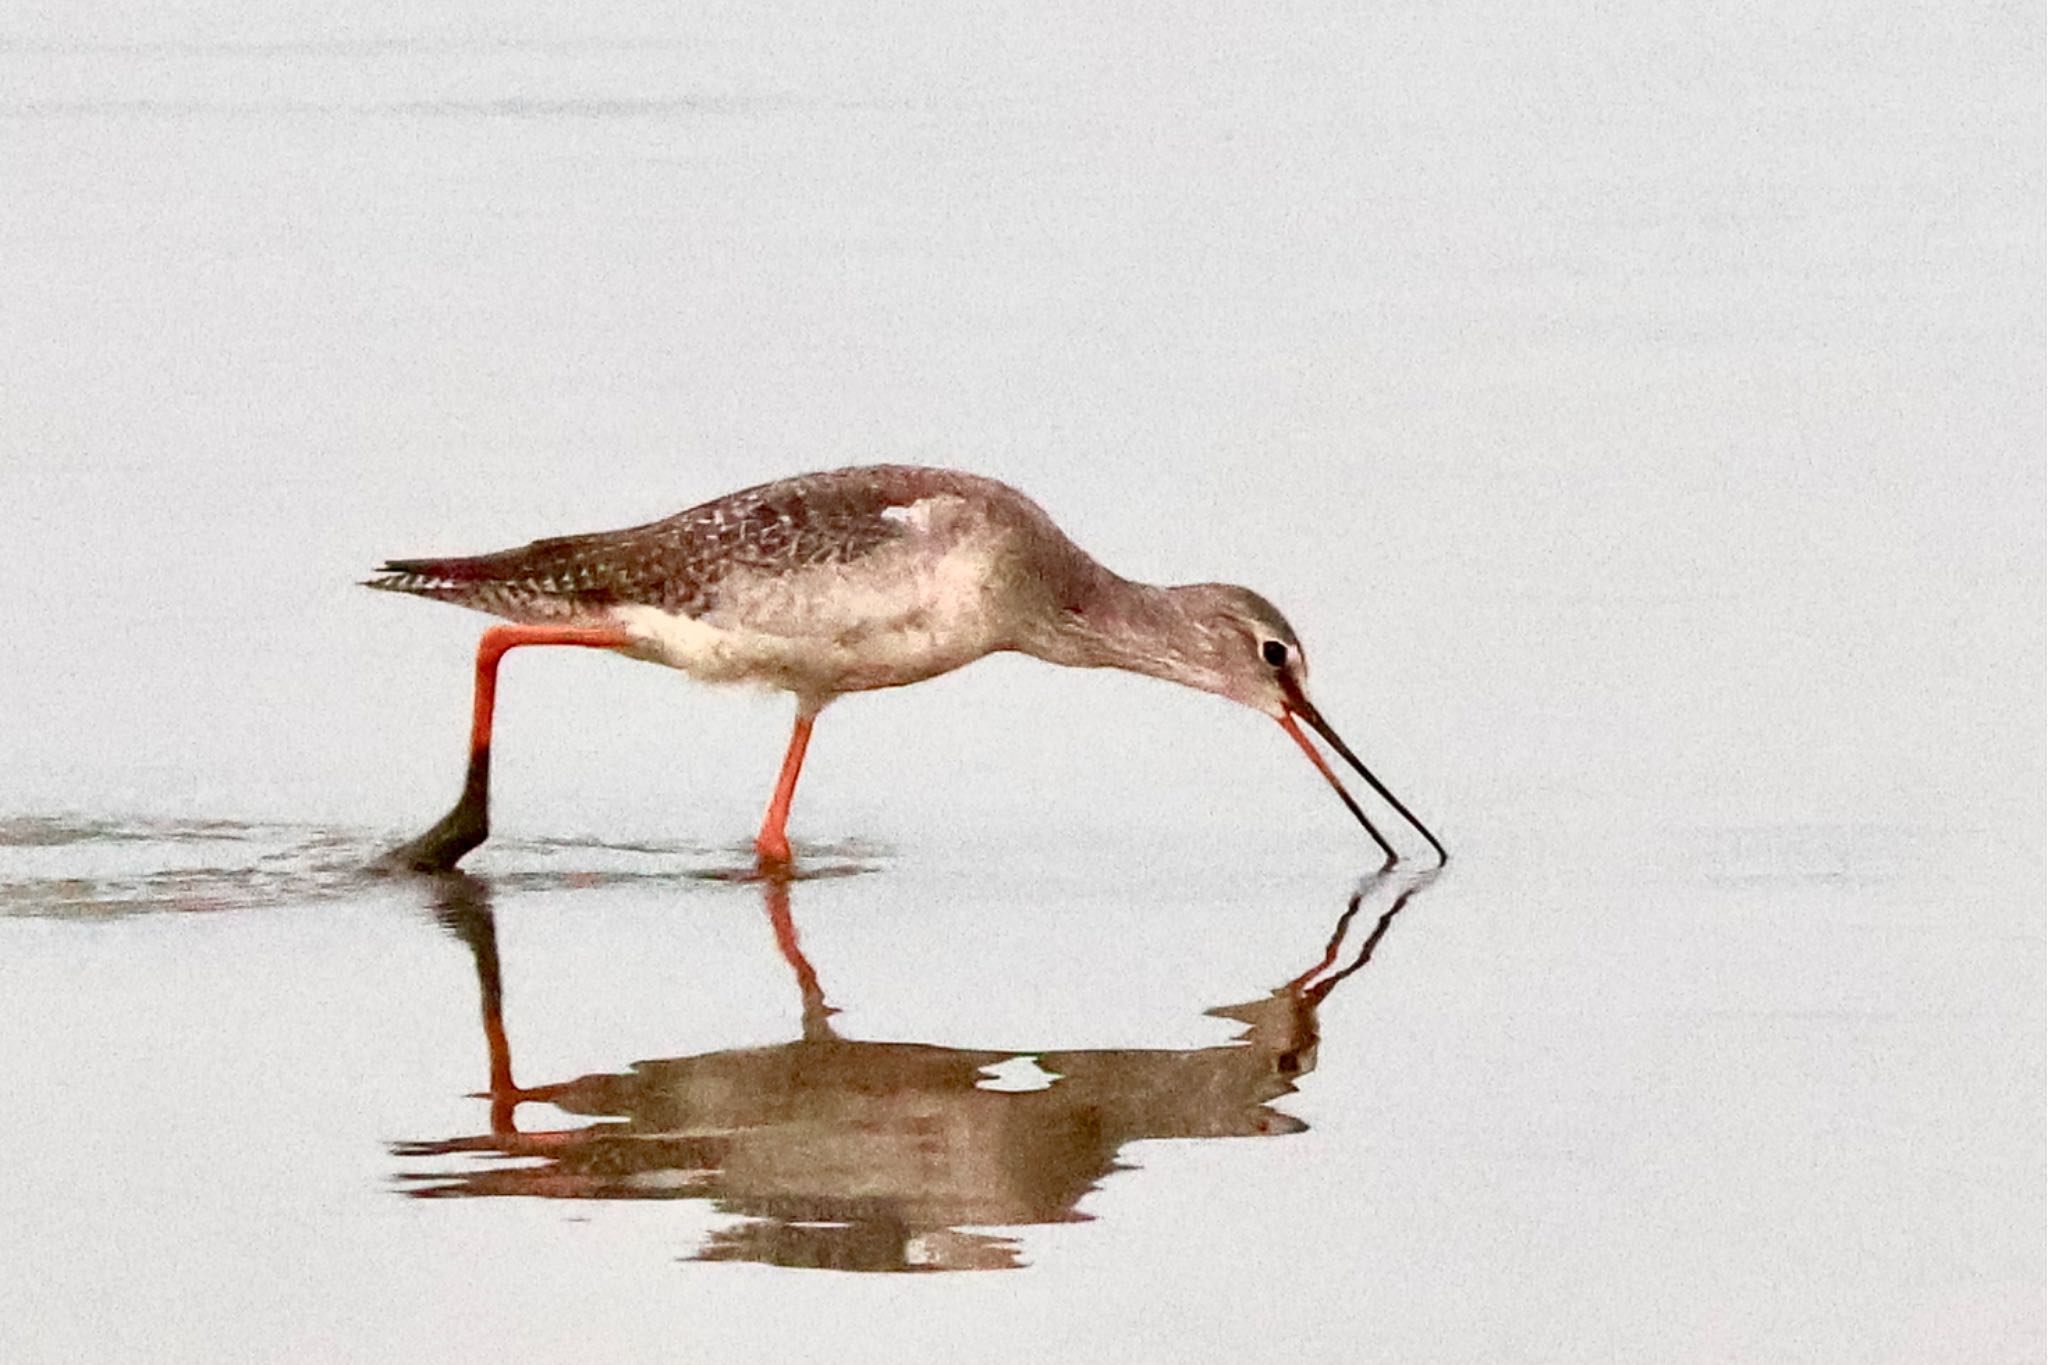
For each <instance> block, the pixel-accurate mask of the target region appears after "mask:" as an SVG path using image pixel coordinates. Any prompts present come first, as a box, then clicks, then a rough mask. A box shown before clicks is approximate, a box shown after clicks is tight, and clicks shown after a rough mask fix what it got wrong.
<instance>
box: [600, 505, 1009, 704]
mask: <svg viewBox="0 0 2048 1365" xmlns="http://www.w3.org/2000/svg"><path fill="white" fill-rule="evenodd" d="M928 550H929V547H928V546H926V547H924V548H923V549H920V547H919V545H918V543H917V542H915V541H912V542H909V543H906V544H905V545H904V546H902V547H900V548H899V547H889V548H884V549H882V550H880V551H877V552H876V553H874V554H872V555H869V556H868V557H866V558H865V559H862V560H861V561H859V562H858V563H857V564H854V565H851V566H848V565H819V566H815V567H811V568H805V569H801V570H798V571H797V572H795V573H787V574H745V573H742V574H735V575H733V576H731V577H729V578H728V579H727V581H726V582H725V583H724V584H722V585H721V587H720V592H719V595H718V601H717V603H716V604H715V605H714V606H713V607H712V608H711V609H710V610H708V611H706V612H704V613H703V614H702V615H700V616H697V617H695V618H694V619H693V618H691V617H687V616H681V615H677V614H675V613H672V612H668V611H665V610H663V609H661V608H659V607H651V606H619V607H614V608H613V609H612V613H611V614H612V619H613V620H614V621H615V622H616V623H617V624H618V625H619V626H621V627H622V628H623V629H624V630H625V631H626V632H627V633H628V634H629V635H631V636H632V637H633V638H634V639H635V640H637V641H639V642H640V644H641V646H642V647H641V649H640V650H639V651H637V652H638V653H639V654H640V656H641V657H643V658H646V659H649V660H652V661H653V662H656V663H662V664H667V665H668V666H669V667H671V668H677V669H681V670H682V671H683V672H685V673H688V674H689V675H690V676H691V677H693V678H697V679H700V680H702V681H704V682H714V683H734V682H742V683H757V684H761V685H764V686H768V687H777V688H782V689H785V690H787V691H790V692H794V693H796V694H797V695H798V696H800V697H803V698H806V699H809V700H811V701H813V702H816V703H818V704H822V703H823V702H824V701H826V700H829V699H830V698H831V697H832V696H834V695H836V694H838V693H841V692H860V691H867V690H870V689H873V688H879V687H900V686H902V685H904V684H905V683H913V682H918V681H921V680H922V679H925V678H930V677H935V676H937V675H938V674H941V673H945V672H949V671H951V670H952V669H955V668H959V667H960V666H961V665H963V664H967V663H971V662H973V661H974V660H975V659H978V658H980V657H981V656H982V655H984V654H986V653H988V652H989V651H990V650H992V649H995V648H999V647H1000V644H1001V641H1002V639H1003V632H1002V630H1001V625H1002V621H1001V612H1000V610H999V607H998V603H997V595H996V588H995V585H994V578H993V576H992V573H991V569H992V568H993V565H992V564H991V563H990V561H989V558H988V556H987V555H986V554H984V553H978V552H977V551H976V550H975V548H974V542H971V541H970V542H967V543H964V544H963V543H956V544H955V545H954V546H953V547H952V548H951V549H950V550H948V551H947V552H945V553H942V554H939V555H936V556H934V555H932V554H930V553H929V552H928Z"/></svg>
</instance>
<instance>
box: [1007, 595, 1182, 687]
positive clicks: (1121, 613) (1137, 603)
mask: <svg viewBox="0 0 2048 1365" xmlns="http://www.w3.org/2000/svg"><path fill="white" fill-rule="evenodd" d="M1080 586H1081V590H1080V591H1079V592H1076V593H1074V594H1072V595H1071V600H1070V601H1068V602H1067V603H1064V604H1063V609H1062V610H1061V611H1059V612H1057V613H1055V614H1054V615H1053V617H1052V618H1051V619H1050V620H1049V621H1048V622H1047V623H1046V625H1047V628H1046V629H1043V630H1040V631H1038V632H1035V633H1034V636H1033V638H1032V639H1031V640H1029V641H1028V642H1027V643H1025V644H1024V645H1023V648H1024V651H1025V652H1026V653H1028V654H1033V655H1036V656H1037V657H1038V658H1041V659H1044V660H1046V661H1048V662H1050V663H1056V664H1065V665H1066V666H1068V667H1070V668H1121V669H1125V670H1127V671H1129V672H1133V673H1144V674H1148V675H1150V676H1151V677H1155V678H1164V679H1166V680H1167V681H1168V682H1177V683H1184V684H1187V685H1188V686H1192V687H1202V686H1204V685H1205V684H1204V681H1203V677H1204V675H1205V674H1206V671H1207V670H1206V668H1205V666H1204V665H1205V656H1206V653H1207V639H1206V637H1205V636H1204V634H1203V632H1202V631H1201V629H1200V628H1199V627H1198V626H1197V625H1196V623H1195V621H1194V618H1193V617H1191V616H1190V614H1189V613H1188V611H1187V608H1186V605H1185V604H1184V602H1183V600H1182V598H1181V596H1180V594H1181V591H1182V590H1181V589H1179V588H1172V587H1159V586H1156V585H1154V584H1151V583H1137V582H1133V581H1132V580H1130V579H1128V578H1122V577H1119V576H1118V575H1116V574H1113V573H1110V572H1108V571H1107V570H1103V571H1102V575H1101V576H1100V577H1099V578H1094V579H1093V580H1092V581H1090V582H1088V583H1086V584H1084V585H1080Z"/></svg>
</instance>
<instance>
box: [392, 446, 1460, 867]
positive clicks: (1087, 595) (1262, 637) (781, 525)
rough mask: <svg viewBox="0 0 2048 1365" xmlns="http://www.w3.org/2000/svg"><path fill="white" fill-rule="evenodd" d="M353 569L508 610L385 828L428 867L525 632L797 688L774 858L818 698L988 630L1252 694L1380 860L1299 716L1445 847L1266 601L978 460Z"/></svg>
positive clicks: (861, 471) (1024, 646) (892, 469)
mask: <svg viewBox="0 0 2048 1365" xmlns="http://www.w3.org/2000/svg"><path fill="white" fill-rule="evenodd" d="M368 586H370V587H373V588H382V589H384V590H386V591H390V592H404V593H412V594H414V595H415V596H419V597H432V598H438V599H439V600H441V601H444V602H454V603H457V604H458V605H461V606H465V607H473V608H475V609H477V610H479V611H485V612H489V613H491V614H493V615H495V616H502V617H505V618H506V619H507V620H509V621H511V622H513V623H514V624H511V625H502V626H493V627H491V628H490V629H489V630H486V631H485V632H484V635H483V641H482V643H481V644H480V645H479V646H478V649H477V657H476V703H475V711H474V714H473V719H472V722H471V727H470V740H469V772H468V777H467V780H466V781H465V783H464V784H463V789H462V796H461V798H460V799H459V800H458V801H457V802H456V803H455V807H454V809H452V810H450V811H449V812H448V814H447V815H445V816H443V817H442V819H441V820H440V822H439V823H438V824H436V825H435V826H434V827H433V828H432V829H430V830H428V831H427V832H426V833H425V834H423V835H421V836H420V837H419V838H417V839H414V840H412V841H411V842H410V843H407V844H405V845H404V846H402V847H401V848H399V849H397V850H394V852H393V853H392V855H391V861H392V862H393V863H394V864H395V865H398V866H403V867H409V868H413V869H417V870H421V871H440V870H445V869H448V868H451V867H453V866H454V865H455V864H456V862H457V861H458V860H460V859H461V858H462V857H463V856H464V855H465V854H467V853H468V852H469V851H470V850H471V849H473V848H475V847H476V846H477V845H478V844H480V843H482V842H483V841H484V839H485V838H486V837H488V835H489V815H488V811H489V801H490V770H491V711H492V702H493V698H494V697H495V695H496V691H497V676H498V663H499V660H500V659H502V658H503V657H504V654H505V651H507V650H509V649H516V648H518V647H519V646H521V645H580V646H583V647H586V648H592V649H606V650H612V651H614V652H616V653H620V654H625V655H628V656H630V657H632V658H636V659H644V660H647V661H648V662H650V663H659V664H667V665H668V666H669V667H671V668H677V669H681V670H682V671H683V672H685V673H687V674H689V675H690V676H692V677H694V678H698V679H702V680H704V681H706V682H748V683H758V684H765V685H767V686H770V687H776V688H781V689H782V690H784V691H787V692H790V693H792V694H794V695H795V697H796V729H795V732H794V733H793V734H792V735H791V736H790V741H789V749H788V752H787V753H786V754H785V755H784V757H783V760H782V772H781V775H780V777H779V778H778V779H777V781H776V783H775V794H774V796H773V798H772V799H771V800H770V801H769V803H768V812H767V815H766V816H765V818H764V819H763V820H762V822H761V832H760V834H759V835H758V836H757V837H756V838H755V840H754V847H755V850H756V852H757V854H758V856H759V860H760V863H761V866H762V867H763V869H764V870H770V871H772V870H777V869H785V868H787V867H788V866H789V864H790V850H789V837H788V834H787V833H786V829H785V827H786V825H787V823H788V820H789V804H790V798H791V797H792V796H793V795H794V794H795V791H796V780H797V773H798V772H799V771H800V770H801V769H802V767H803V761H804V750H805V748H806V746H807V745H808V744H809V743H810V738H811V725H812V722H813V721H814V720H816V718H817V715H818V712H819V711H821V710H823V709H824V707H825V704H826V703H827V702H830V701H831V700H832V699H833V698H835V697H838V696H840V695H841V694H843V693H847V692H866V691H871V690H874V689H876V688H882V687H902V686H904V685H906V684H908V683H914V682H922V681H923V680H924V679H926V678H934V677H937V676H938V675H939V674H941V673H947V672H950V671H952V670H953V669H956V668H959V667H960V666H961V665H963V664H968V663H972V662H973V661H974V660H976V659H979V658H981V657H982V656H983V655H985V654H992V653H995V652H997V651H1000V650H1016V651H1019V652H1021V653H1025V654H1030V655H1034V656H1036V657H1037V658H1040V659H1045V660H1047V661H1048V662H1051V663H1056V664H1066V665H1069V666H1071V667H1076V668H1122V669H1128V670H1130V671H1131V672H1135V673H1145V674H1149V675H1150V676H1152V677H1155V678H1164V679H1166V680H1167V681H1168V682H1176V683H1180V684H1182V685H1184V686H1187V687H1195V688H1200V689H1201V690H1202V691H1204V692H1214V693H1217V694H1219V695H1221V696H1225V697H1228V698H1230V699H1231V700H1232V701H1237V702H1242V703H1243V704H1244V705H1246V706H1249V707H1251V708H1253V709H1254V710H1257V711H1262V712H1264V713H1265V714H1266V715H1268V716H1271V717H1272V718H1273V719H1274V720H1276V721H1278V722H1279V723H1280V727H1281V728H1282V729H1284V730H1285V731H1286V732H1287V734H1288V736H1289V737H1290V738H1292V739H1293V740H1294V742H1295V743H1296V744H1298V745H1300V746H1301V749H1302V752H1303V753H1305V754H1307V755H1308V757H1309V761H1310V762H1312V763H1314V764H1315V766H1316V770H1317V771H1318V772H1320V773H1322V775H1323V777H1324V778H1325V779H1326V780H1327V781H1328V782H1329V784H1330V786H1331V787H1333V788H1334V789H1335V790H1336V792H1337V795H1338V796H1339V797H1341V798H1342V799H1343V802H1344V804H1345V806H1346V807H1347V808H1349V810H1350V811H1351V813H1352V815H1353V816H1355V817H1356V818H1357V820H1358V822H1359V824H1361V825H1363V826H1364V827H1365V831H1366V833H1368V834H1370V835H1371V836H1372V839H1373V842H1374V843H1376V844H1378V845H1379V847H1380V850H1381V852H1382V853H1383V854H1385V856H1386V864H1387V865H1388V866H1392V865H1393V864H1394V863H1395V862H1397V861H1398V860H1399V857H1400V855H1399V854H1398V853H1397V852H1396V851H1395V848H1394V845H1393V844H1391V843H1389V842H1388V841H1387V838H1386V836H1385V835H1383V834H1381V833H1380V831H1379V829H1378V828H1377V827H1376V826H1375V825H1374V824H1373V822H1372V821H1371V819H1369V818H1368V817H1367V815H1366V813H1365V811H1364V809H1363V808H1362V807H1361V806H1360V805H1359V804H1358V802H1357V800H1356V799H1354V798H1353V797H1352V795H1351V793H1350V792H1348V791H1346V790H1345V788H1344V784H1343V783H1342V782H1341V781H1340V780H1339V779H1338V777H1337V774H1336V772H1335V771H1334V770H1333V769H1332V768H1331V766H1330V764H1329V763H1328V762H1327V761H1326V760H1325V759H1324V757H1323V755H1322V754H1321V753H1320V752H1319V751H1318V750H1317V749H1316V747H1315V745H1314V744H1313V743H1311V742H1310V740H1309V738H1308V736H1307V735H1306V734H1304V733H1303V731H1302V729H1301V725H1300V723H1299V722H1302V721H1306V722H1307V723H1308V725H1309V727H1310V728H1311V729H1313V730H1314V731H1315V732H1316V733H1317V734H1319V735H1321V736H1322V738H1323V739H1324V741H1326V742H1327V743H1328V744H1329V746H1330V747H1331V748H1332V749H1334V750H1335V751H1336V752H1337V753H1338V754H1339V755H1340V756H1342V757H1343V759H1344V761H1345V762H1346V763H1348V764H1350V765H1351V767H1352V768H1353V769H1355V770H1356V771H1357V773H1358V775H1359V776H1360V777H1362V778H1364V779H1365V781H1366V782H1367V783H1368V784H1369V785H1370V786H1371V787H1372V789H1373V790H1374V791H1375V792H1377V793H1378V794H1379V796H1380V798H1381V799H1382V800H1384V801H1385V802H1386V803H1387V804H1388V805H1389V806H1391V807H1392V808H1393V809H1394V810H1396V811H1398V812H1399V813H1400V815H1401V817H1402V818H1403V819H1405V820H1406V821H1407V822H1408V824H1409V825H1410V826H1412V827H1413V828H1414V829H1415V831H1416V832H1417V833H1419V834H1420V835H1421V836H1422V837H1423V838H1424V839H1425V840H1427V841H1428V843H1429V846H1430V848H1431V849H1432V850H1434V852H1435V854H1436V858H1437V861H1438V862H1439V863H1442V862H1443V861H1445V859H1446V856H1447V855H1446V854H1445V852H1444V847H1443V845H1442V844H1441V843H1439V842H1438V841H1437V838H1436V836H1435V835H1433V834H1431V833H1430V832H1429V831H1428V830H1427V829H1426V828H1424V827H1423V825H1422V822H1421V821H1419V820H1417V819H1416V818H1415V817H1414V815H1412V814H1410V813H1409V811H1408V808H1407V807H1405V806H1403V805H1402V804H1401V803H1400V801H1398V800H1396V799H1395V797H1394V794H1393V793H1392V792H1390V791H1388V790H1387V788H1386V787H1385V786H1384V785H1382V784H1381V782H1380V780H1379V779H1378V778H1376V777H1374V776H1373V775H1372V773H1371V771H1370V770H1368V769H1367V768H1366V766H1365V764H1364V763H1362V762H1360V761H1359V759H1358V757H1357V755H1355V754H1353V753H1352V752H1351V750H1350V749H1349V748H1348V747H1347V746H1346V745H1345V743H1344V741H1343V740H1342V739H1340V738H1338V736H1337V732H1336V731H1335V730H1333V729H1332V728H1331V727H1330V725H1329V723H1328V722H1327V721H1325V720H1324V719H1323V718H1322V716H1321V715H1320V714H1318V713H1317V711H1316V709H1315V707H1313V706H1311V705H1310V704H1309V700H1308V696H1307V694H1306V693H1305V691H1304V690H1303V689H1304V685H1305V684H1306V682H1307V678H1308V663H1307V660H1306V659H1305V658H1304V657H1303V655H1302V652H1301V642H1300V640H1298V639H1297V638H1296V637H1295V634H1294V631H1293V629H1292V628H1291V627H1290V626H1289V625H1288V624H1287V620H1286V618H1285V617H1283V616H1281V614H1280V613H1279V611H1278V610H1277V609H1275V608H1274V606H1273V604H1272V603H1270V602H1268V601H1267V600H1266V599H1265V598H1263V597H1261V596H1259V595H1258V594H1257V593H1255V592H1252V591H1250V590H1249V589H1247V588H1239V587H1233V586H1231V585H1230V584H1227V583H1191V584H1185V585H1182V586H1178V587H1164V588H1162V587H1153V586H1151V585H1149V584H1145V583H1134V582H1132V581H1130V580H1129V579H1126V578H1121V577H1119V576H1118V575H1116V574H1114V573H1111V572H1110V571H1109V570H1108V569H1105V568H1104V567H1103V566H1102V565H1100V564H1098V563H1096V562H1095V561H1094V560H1093V559H1092V558H1090V557H1089V556H1088V554H1087V553H1086V552H1085V551H1083V550H1082V549H1081V548H1080V547H1079V546H1077V545H1075V544H1074V543H1073V542H1072V541H1071V540H1069V539H1067V537H1066V535H1065V534H1064V533H1063V532H1061V530H1060V529H1059V527H1057V526H1055V525H1054V524H1053V521H1052V518H1051V517H1049V516H1047V515H1046V514H1045V512H1044V511H1043V510H1042V509H1041V508H1040V507H1039V506H1038V504H1037V503H1035V502H1033V501H1031V499H1029V498H1027V497H1025V496H1024V495H1023V494H1022V493H1019V492H1018V491H1017V490H1016V489H1014V488H1011V487H1009V486H1008V485H1006V484H1001V483H997V482H996V481H995V480H993V479H985V478H981V477H979V476H976V475H973V474H964V473H961V472H959V471H957V470H950V469H923V468H916V467H913V466H907V465H876V466H871V467H865V468H857V469H836V470H831V471H828V472H825V473H820V474H806V475H802V476H800V477H798V478H793V479H783V480H781V481H779V482H776V483H767V484H762V485H760V486H759V487H757V488H748V489H744V490H742V491H740V492H738V493H732V494H728V495H727V496H725V497H722V498H717V499H714V500H713V501H711V502H707V503H704V504H702V505H701V506H697V507H692V508H690V509H689V510H688V511H684V512H678V513H677V514H676V515H674V516H672V517H669V518H667V519H665V520H662V521H656V522H650V523H648V524H647V525H645V526H635V527H631V528H628V529H626V530H623V531H607V532H600V533H598V534H595V535H581V536H563V537H559V538H557V539H553V540H540V541H535V542H534V543H533V544H531V545H528V546H525V547H523V548H521V549H517V550H504V551H500V552H499V553H497V554H487V555H477V556H475V557H473V558H466V559H394V560H391V561H390V562H388V563H387V564H385V565H384V567H383V568H382V569H381V570H380V571H379V573H378V576H377V577H375V578H372V579H370V580H368Z"/></svg>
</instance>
